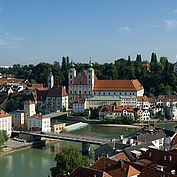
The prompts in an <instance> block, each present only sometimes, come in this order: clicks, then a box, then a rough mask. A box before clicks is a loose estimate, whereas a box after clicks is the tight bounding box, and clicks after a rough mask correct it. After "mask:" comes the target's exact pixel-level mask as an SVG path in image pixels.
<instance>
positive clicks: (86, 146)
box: [13, 130, 110, 152]
mask: <svg viewBox="0 0 177 177" xmlns="http://www.w3.org/2000/svg"><path fill="white" fill-rule="evenodd" d="M13 133H15V134H26V135H30V136H32V137H33V136H37V137H41V138H42V137H43V138H49V139H59V140H65V141H74V142H80V143H82V152H88V151H89V150H90V144H96V145H101V144H105V143H110V140H108V139H103V138H96V137H90V136H83V135H77V134H64V133H60V134H56V133H48V132H46V133H44V132H31V131H15V130H14V131H13Z"/></svg>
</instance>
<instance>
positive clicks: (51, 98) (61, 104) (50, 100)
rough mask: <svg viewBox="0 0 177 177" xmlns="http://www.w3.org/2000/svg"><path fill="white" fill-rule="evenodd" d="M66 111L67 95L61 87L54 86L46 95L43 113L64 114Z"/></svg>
mask: <svg viewBox="0 0 177 177" xmlns="http://www.w3.org/2000/svg"><path fill="white" fill-rule="evenodd" d="M67 110H68V94H67V93H66V90H65V88H64V87H63V86H55V87H53V88H51V89H49V90H48V93H47V95H46V107H45V112H46V113H51V112H57V111H59V112H64V111H67Z"/></svg>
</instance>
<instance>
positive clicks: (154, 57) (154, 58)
mask: <svg viewBox="0 0 177 177" xmlns="http://www.w3.org/2000/svg"><path fill="white" fill-rule="evenodd" d="M152 62H157V55H156V53H154V52H153V53H152V55H151V63H152Z"/></svg>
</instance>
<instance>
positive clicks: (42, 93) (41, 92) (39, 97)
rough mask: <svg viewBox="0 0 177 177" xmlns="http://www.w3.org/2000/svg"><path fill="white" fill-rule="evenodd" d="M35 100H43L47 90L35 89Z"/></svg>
mask: <svg viewBox="0 0 177 177" xmlns="http://www.w3.org/2000/svg"><path fill="white" fill-rule="evenodd" d="M36 93H37V101H45V100H46V96H47V94H48V90H37V92H36Z"/></svg>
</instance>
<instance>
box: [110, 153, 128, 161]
mask: <svg viewBox="0 0 177 177" xmlns="http://www.w3.org/2000/svg"><path fill="white" fill-rule="evenodd" d="M112 157H113V156H112ZM114 157H115V158H116V159H117V160H125V161H128V162H129V161H130V160H129V158H128V157H127V156H126V155H125V153H124V152H120V153H118V154H116V155H114Z"/></svg>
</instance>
